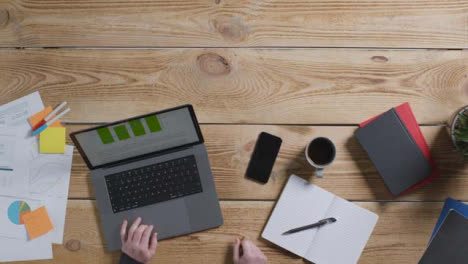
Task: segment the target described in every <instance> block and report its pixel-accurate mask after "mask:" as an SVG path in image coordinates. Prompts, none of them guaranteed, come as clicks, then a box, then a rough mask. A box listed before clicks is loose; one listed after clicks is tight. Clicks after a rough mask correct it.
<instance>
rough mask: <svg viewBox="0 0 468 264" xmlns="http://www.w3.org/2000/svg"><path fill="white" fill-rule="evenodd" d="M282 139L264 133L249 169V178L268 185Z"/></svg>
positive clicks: (256, 146) (258, 141) (253, 154)
mask: <svg viewBox="0 0 468 264" xmlns="http://www.w3.org/2000/svg"><path fill="white" fill-rule="evenodd" d="M281 142H282V140H281V138H279V137H276V136H273V135H270V134H268V133H265V132H262V133H260V135H259V136H258V139H257V144H256V145H255V149H254V152H253V153H252V157H251V159H250V163H249V166H248V168H247V172H246V176H247V178H250V179H253V180H256V181H259V182H262V183H267V182H268V179H269V178H270V174H271V171H272V169H273V165H274V164H275V160H276V156H278V152H279V150H280V147H281Z"/></svg>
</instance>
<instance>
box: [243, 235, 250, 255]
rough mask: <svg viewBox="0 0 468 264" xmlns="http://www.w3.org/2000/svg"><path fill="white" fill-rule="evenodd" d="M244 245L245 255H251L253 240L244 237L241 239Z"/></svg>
mask: <svg viewBox="0 0 468 264" xmlns="http://www.w3.org/2000/svg"><path fill="white" fill-rule="evenodd" d="M241 245H242V251H243V252H244V255H251V254H252V253H253V249H252V245H253V244H252V242H251V241H250V240H248V239H247V238H244V239H242V241H241Z"/></svg>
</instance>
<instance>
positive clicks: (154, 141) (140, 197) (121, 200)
mask: <svg viewBox="0 0 468 264" xmlns="http://www.w3.org/2000/svg"><path fill="white" fill-rule="evenodd" d="M70 137H71V138H72V140H73V142H74V144H75V146H76V147H77V149H78V151H79V152H80V154H81V156H82V157H83V159H84V160H85V162H86V164H87V165H88V168H89V169H90V170H91V180H92V184H93V187H94V191H95V194H96V202H97V206H98V209H99V212H100V216H101V223H102V228H103V230H104V235H105V238H106V241H107V244H108V249H109V250H110V251H114V250H120V248H121V242H120V234H119V230H120V227H121V225H122V222H123V219H127V220H129V221H130V223H131V222H133V221H134V220H135V219H136V218H137V217H138V216H141V217H142V219H143V222H142V223H143V224H147V225H154V227H155V231H156V232H158V239H160V240H161V239H166V238H170V237H175V236H180V235H184V234H188V233H192V232H197V231H200V230H205V229H209V228H214V227H218V226H220V225H222V224H223V217H222V214H221V209H220V206H219V201H218V197H217V194H216V188H215V184H214V181H213V174H212V172H211V168H210V163H209V160H208V155H207V151H206V147H205V145H204V140H203V136H202V134H201V130H200V127H199V125H198V122H197V118H196V116H195V112H194V110H193V107H192V106H191V105H183V106H179V107H175V108H171V109H167V110H163V111H159V112H155V113H151V114H147V115H142V116H137V117H134V118H130V119H126V120H122V121H117V122H115V123H111V124H107V125H103V126H99V127H94V128H90V129H85V130H81V131H77V132H74V133H71V134H70Z"/></svg>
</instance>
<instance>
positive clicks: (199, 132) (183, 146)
mask: <svg viewBox="0 0 468 264" xmlns="http://www.w3.org/2000/svg"><path fill="white" fill-rule="evenodd" d="M183 108H187V109H188V111H189V113H190V117H191V118H192V122H193V125H194V126H195V130H196V132H197V136H198V141H197V142H193V143H189V144H185V145H180V146H176V147H172V148H168V149H164V150H159V151H154V152H150V153H146V154H142V155H139V156H135V157H130V158H126V159H122V160H118V161H113V162H108V163H105V164H101V165H97V166H93V165H92V164H91V162H90V161H89V159H88V156H86V153H85V152H84V150H83V148H82V147H81V145H80V143H79V141H78V139H77V138H76V135H79V134H82V133H85V132H90V131H93V130H97V129H99V128H103V127H109V126H114V125H118V124H122V123H125V122H128V121H130V120H134V119H141V118H144V117H147V116H151V115H158V114H163V113H167V112H171V111H175V110H179V109H183ZM70 138H71V140H72V141H73V144H74V145H75V146H76V148H77V149H78V152H79V153H80V155H81V157H83V159H84V161H85V163H86V165H87V166H88V168H89V169H90V170H95V169H99V168H103V167H111V166H114V165H118V164H121V163H128V162H132V161H136V160H141V159H144V158H147V157H151V156H154V155H158V154H161V153H164V152H168V151H173V150H176V149H180V148H187V147H190V146H194V145H198V144H202V143H204V142H205V141H204V139H203V135H202V133H201V130H200V125H199V124H198V120H197V117H196V116H195V111H194V109H193V106H192V105H190V104H186V105H181V106H177V107H173V108H169V109H165V110H161V111H157V112H153V113H149V114H144V115H140V116H135V117H131V118H127V119H124V120H119V121H116V122H112V123H108V124H105V125H101V126H96V127H91V128H87V129H83V130H80V131H75V132H72V133H70Z"/></svg>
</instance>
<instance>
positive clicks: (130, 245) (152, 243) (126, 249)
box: [120, 217, 158, 264]
mask: <svg viewBox="0 0 468 264" xmlns="http://www.w3.org/2000/svg"><path fill="white" fill-rule="evenodd" d="M140 223H141V217H138V218H137V219H136V220H135V222H133V224H132V226H130V229H129V230H128V235H127V225H128V221H127V220H124V221H123V224H122V227H121V228H120V239H121V240H122V252H123V253H125V254H127V256H129V257H131V258H132V259H134V260H136V261H138V262H141V263H145V264H146V263H149V261H150V260H151V259H152V258H153V256H154V254H155V253H156V247H157V246H158V233H154V234H153V235H151V232H152V231H153V226H152V225H151V226H147V225H140Z"/></svg>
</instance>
